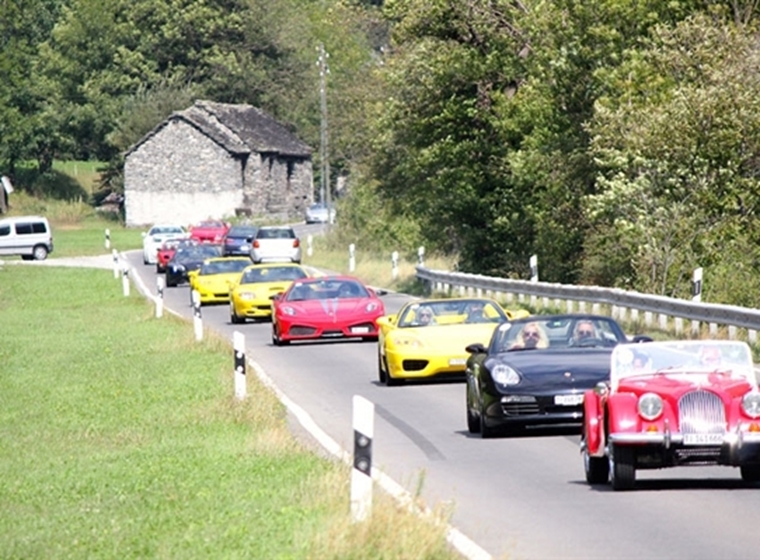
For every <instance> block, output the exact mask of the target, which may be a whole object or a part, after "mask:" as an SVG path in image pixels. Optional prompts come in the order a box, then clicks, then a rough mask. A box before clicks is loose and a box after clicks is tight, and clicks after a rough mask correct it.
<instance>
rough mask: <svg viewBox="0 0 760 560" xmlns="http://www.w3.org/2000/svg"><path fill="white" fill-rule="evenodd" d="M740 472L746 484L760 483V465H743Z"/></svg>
mask: <svg viewBox="0 0 760 560" xmlns="http://www.w3.org/2000/svg"><path fill="white" fill-rule="evenodd" d="M739 470H740V471H741V473H742V480H743V481H744V482H760V465H742V466H741V467H739Z"/></svg>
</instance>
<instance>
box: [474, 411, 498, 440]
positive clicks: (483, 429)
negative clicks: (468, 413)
mask: <svg viewBox="0 0 760 560" xmlns="http://www.w3.org/2000/svg"><path fill="white" fill-rule="evenodd" d="M478 429H479V430H478V431H479V432H480V437H481V439H491V438H492V437H494V436H495V435H496V429H495V428H492V427H491V426H489V425H488V424H487V423H486V415H485V414H484V413H483V403H482V402H481V403H480V414H479V415H478Z"/></svg>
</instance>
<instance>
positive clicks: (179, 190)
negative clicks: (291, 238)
mask: <svg viewBox="0 0 760 560" xmlns="http://www.w3.org/2000/svg"><path fill="white" fill-rule="evenodd" d="M311 153H312V150H311V148H310V147H309V146H307V145H306V144H305V143H304V142H302V141H301V140H299V139H298V138H297V137H296V136H295V135H294V134H293V133H291V132H290V131H289V130H288V129H287V128H286V127H285V126H284V125H282V124H280V123H278V122H277V121H276V120H274V119H273V118H272V117H271V116H269V115H268V114H266V113H265V112H264V111H262V110H261V109H258V108H256V107H252V106H251V105H233V104H226V103H213V102H210V101H196V102H195V104H193V106H192V107H189V108H187V109H185V110H183V111H177V112H174V113H173V114H172V115H171V116H169V118H167V119H166V120H165V121H163V122H162V123H160V124H159V125H158V126H156V127H155V128H154V129H153V130H151V131H150V132H149V133H148V134H146V135H145V136H144V137H143V138H142V139H140V141H139V142H137V143H136V144H134V145H133V146H132V147H131V148H130V149H129V150H128V151H127V153H126V154H125V159H124V210H125V216H126V224H127V225H128V226H141V225H146V224H153V223H156V222H179V223H183V224H188V225H189V224H192V223H195V222H198V221H201V220H204V219H207V218H220V219H225V218H229V217H232V216H235V215H247V216H270V217H278V218H295V217H298V218H300V217H302V216H303V212H304V209H305V208H306V207H307V206H308V205H309V204H311V203H312V201H313V198H314V188H313V178H312V167H311Z"/></svg>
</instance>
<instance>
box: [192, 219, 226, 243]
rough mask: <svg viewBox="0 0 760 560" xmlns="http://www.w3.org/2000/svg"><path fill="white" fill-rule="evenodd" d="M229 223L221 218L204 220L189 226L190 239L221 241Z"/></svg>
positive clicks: (204, 241) (203, 241)
mask: <svg viewBox="0 0 760 560" xmlns="http://www.w3.org/2000/svg"><path fill="white" fill-rule="evenodd" d="M229 229H230V224H228V223H226V222H222V221H221V220H205V221H203V222H200V223H198V224H196V225H194V226H193V227H191V228H190V239H197V240H198V241H200V242H201V243H222V241H223V240H224V236H225V235H227V231H228V230H229Z"/></svg>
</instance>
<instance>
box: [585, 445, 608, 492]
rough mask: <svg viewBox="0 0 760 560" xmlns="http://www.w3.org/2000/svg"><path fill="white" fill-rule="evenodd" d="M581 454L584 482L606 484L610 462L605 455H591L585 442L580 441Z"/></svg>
mask: <svg viewBox="0 0 760 560" xmlns="http://www.w3.org/2000/svg"><path fill="white" fill-rule="evenodd" d="M581 454H582V455H583V470H584V471H585V472H586V482H588V483H589V484H607V481H608V480H609V479H610V462H609V460H608V459H607V457H592V456H591V455H589V454H588V449H587V448H586V442H585V439H584V441H582V442H581Z"/></svg>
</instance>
